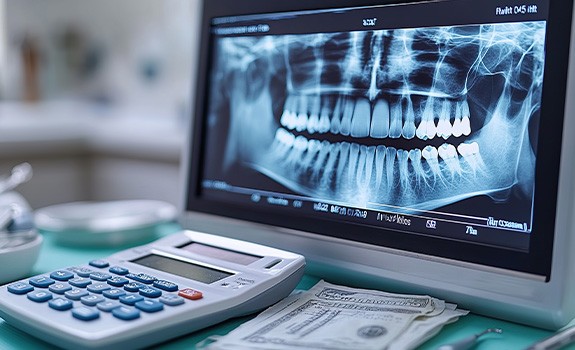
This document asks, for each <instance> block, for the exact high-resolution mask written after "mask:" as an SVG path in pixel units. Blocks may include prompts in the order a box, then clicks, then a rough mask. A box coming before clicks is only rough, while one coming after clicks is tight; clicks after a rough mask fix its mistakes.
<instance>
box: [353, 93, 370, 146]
mask: <svg viewBox="0 0 575 350" xmlns="http://www.w3.org/2000/svg"><path fill="white" fill-rule="evenodd" d="M370 115H371V106H370V105H369V101H368V100H366V99H360V100H359V101H357V104H356V105H355V109H354V111H353V117H352V119H351V136H352V137H367V136H369V121H370Z"/></svg>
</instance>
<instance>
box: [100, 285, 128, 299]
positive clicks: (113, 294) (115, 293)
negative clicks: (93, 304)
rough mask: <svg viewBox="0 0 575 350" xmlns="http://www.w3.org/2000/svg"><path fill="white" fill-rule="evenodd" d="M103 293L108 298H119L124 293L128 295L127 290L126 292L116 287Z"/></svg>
mask: <svg viewBox="0 0 575 350" xmlns="http://www.w3.org/2000/svg"><path fill="white" fill-rule="evenodd" d="M102 295H104V296H105V297H106V298H110V299H118V298H119V297H121V296H122V295H126V292H124V291H123V290H122V289H116V288H114V289H110V290H105V291H103V292H102Z"/></svg>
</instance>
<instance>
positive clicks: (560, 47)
mask: <svg viewBox="0 0 575 350" xmlns="http://www.w3.org/2000/svg"><path fill="white" fill-rule="evenodd" d="M457 1H472V0H457ZM409 2H416V1H410V0H407V1H381V0H379V1H377V0H360V1H353V2H352V1H347V0H311V1H310V0H290V1H286V2H276V1H266V0H210V1H206V2H204V8H203V14H202V17H201V32H200V39H201V41H200V47H199V51H198V52H199V61H198V71H197V72H198V73H197V84H196V90H195V108H194V110H193V123H192V134H191V135H190V137H191V144H190V145H189V147H191V148H190V150H189V159H188V160H187V161H188V162H187V164H188V169H186V171H187V174H188V176H187V186H188V187H187V193H186V196H187V197H186V201H185V210H186V211H188V212H199V213H207V214H213V215H218V216H224V217H230V218H235V219H241V220H246V221H250V222H255V223H262V224H268V225H273V226H281V227H286V228H290V229H296V230H300V231H305V232H311V233H314V234H317V235H318V236H320V237H321V236H329V237H335V238H340V239H344V240H355V241H359V242H362V243H367V244H372V245H375V246H381V247H386V248H392V249H397V250H400V251H407V252H411V253H416V254H424V255H428V256H434V257H441V258H446V259H450V260H455V261H462V262H465V263H473V264H479V265H484V266H489V267H495V268H502V269H506V270H511V271H517V272H524V273H528V274H533V275H539V276H544V277H545V278H546V280H547V281H548V280H550V278H551V276H550V274H551V268H552V250H553V241H554V234H555V213H556V207H557V191H558V181H559V167H560V157H561V143H562V137H563V119H564V118H563V115H564V108H565V98H566V83H567V79H566V77H567V76H568V59H569V43H570V38H571V20H572V19H571V13H572V7H573V1H572V0H570V1H558V0H550V1H549V17H548V23H547V31H546V61H545V76H544V89H543V96H542V106H541V122H540V128H539V139H538V149H537V164H536V171H535V184H536V186H535V194H534V220H533V227H532V228H533V230H532V237H531V241H530V247H531V249H530V251H529V252H528V253H526V252H520V251H514V250H509V249H505V248H497V247H493V246H487V245H480V244H470V243H465V242H460V241H454V240H447V239H442V238H434V237H428V236H421V235H410V234H405V233H399V232H395V231H392V230H385V229H377V231H378V232H379V233H382V232H383V233H385V234H378V235H374V234H373V232H374V230H376V229H374V228H373V227H369V226H363V225H358V224H352V223H344V222H341V221H335V220H329V219H318V218H313V219H312V218H307V217H300V216H295V215H293V214H290V213H285V212H278V211H274V210H265V209H264V210H262V211H256V210H254V208H252V207H245V206H240V205H236V204H233V203H224V202H220V201H213V200H210V199H207V198H203V197H202V196H201V182H202V171H203V170H202V164H203V162H204V159H203V157H204V153H203V151H204V140H205V132H204V131H205V120H204V118H203V116H205V115H206V112H207V106H208V104H209V93H208V92H209V84H210V79H209V78H210V76H209V72H210V52H211V47H210V42H211V33H210V28H211V19H213V18H216V17H225V16H235V15H238V16H239V15H247V14H265V13H275V12H289V11H299V10H318V9H330V8H347V7H360V6H373V5H381V4H398V3H409ZM418 2H421V1H418ZM423 2H425V1H423ZM511 2H512V3H515V2H517V1H511ZM517 3H518V2H517ZM503 5H513V4H509V2H508V3H505V4H503V3H502V6H503ZM554 116H561V117H554ZM549 135H552V136H549ZM370 233H371V234H370ZM286 234H287V233H286ZM414 240H415V241H416V244H414Z"/></svg>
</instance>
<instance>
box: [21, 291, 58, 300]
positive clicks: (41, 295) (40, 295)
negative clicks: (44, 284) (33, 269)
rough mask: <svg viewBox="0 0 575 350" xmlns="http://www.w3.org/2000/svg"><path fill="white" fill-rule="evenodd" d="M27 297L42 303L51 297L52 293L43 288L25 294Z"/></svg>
mask: <svg viewBox="0 0 575 350" xmlns="http://www.w3.org/2000/svg"><path fill="white" fill-rule="evenodd" d="M26 296H27V297H28V299H30V300H32V301H35V302H37V303H44V302H46V301H48V300H50V299H52V293H50V292H46V291H44V290H37V291H33V292H30V293H28V294H26Z"/></svg>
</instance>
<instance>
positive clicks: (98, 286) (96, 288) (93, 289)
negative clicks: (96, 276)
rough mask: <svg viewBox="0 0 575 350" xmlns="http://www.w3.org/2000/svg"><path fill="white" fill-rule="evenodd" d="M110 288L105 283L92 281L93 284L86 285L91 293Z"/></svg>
mask: <svg viewBox="0 0 575 350" xmlns="http://www.w3.org/2000/svg"><path fill="white" fill-rule="evenodd" d="M111 288H112V287H110V286H109V285H107V284H106V283H94V284H90V285H89V286H88V291H90V292H92V293H98V294H102V292H103V291H105V290H108V289H111Z"/></svg>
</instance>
